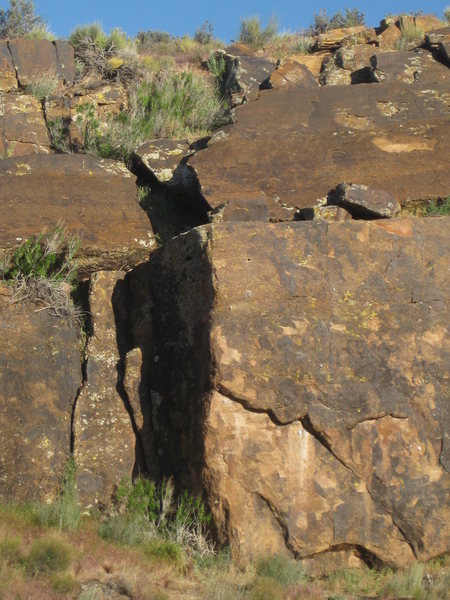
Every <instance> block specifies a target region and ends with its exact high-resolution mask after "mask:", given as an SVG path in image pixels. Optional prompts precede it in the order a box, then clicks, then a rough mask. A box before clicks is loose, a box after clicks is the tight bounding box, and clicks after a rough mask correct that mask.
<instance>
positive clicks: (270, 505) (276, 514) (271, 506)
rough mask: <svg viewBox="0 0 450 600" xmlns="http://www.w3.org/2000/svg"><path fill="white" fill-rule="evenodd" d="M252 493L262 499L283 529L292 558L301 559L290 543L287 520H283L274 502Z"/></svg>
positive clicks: (257, 493) (258, 493)
mask: <svg viewBox="0 0 450 600" xmlns="http://www.w3.org/2000/svg"><path fill="white" fill-rule="evenodd" d="M252 493H253V494H255V495H256V496H257V497H258V498H260V499H261V500H262V501H263V502H264V504H265V505H266V506H267V508H268V509H269V510H270V512H271V513H272V515H273V518H274V520H275V521H276V522H277V523H278V525H279V527H280V529H281V532H282V534H283V537H284V543H285V545H286V548H287V549H288V550H289V552H290V553H291V554H292V556H293V557H294V558H299V554H298V552H296V551H295V550H294V548H293V546H292V544H291V542H290V541H289V528H288V526H287V524H286V521H285V519H284V518H283V515H282V514H281V513H280V511H279V510H277V508H276V506H275V505H274V504H273V502H271V501H270V500H269V499H268V498H266V497H265V496H264V495H263V494H261V493H260V492H252Z"/></svg>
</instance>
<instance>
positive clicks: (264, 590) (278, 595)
mask: <svg viewBox="0 0 450 600" xmlns="http://www.w3.org/2000/svg"><path fill="white" fill-rule="evenodd" d="M250 598H251V600H285V598H286V590H285V589H284V587H283V586H282V585H281V584H280V583H278V581H275V580H274V579H271V578H270V577H257V578H256V580H255V582H254V584H253V587H252V591H251V595H250Z"/></svg>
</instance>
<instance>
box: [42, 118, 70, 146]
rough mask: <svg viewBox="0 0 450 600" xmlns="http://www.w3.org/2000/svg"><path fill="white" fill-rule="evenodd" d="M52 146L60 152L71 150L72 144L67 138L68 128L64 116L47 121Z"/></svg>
mask: <svg viewBox="0 0 450 600" xmlns="http://www.w3.org/2000/svg"><path fill="white" fill-rule="evenodd" d="M47 127H48V131H49V134H50V140H51V144H52V148H53V149H54V150H57V151H58V152H63V153H66V152H70V146H69V144H68V142H67V140H66V135H67V128H66V125H65V123H64V120H63V119H62V117H56V118H55V119H53V120H49V121H47Z"/></svg>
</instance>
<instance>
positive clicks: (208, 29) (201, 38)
mask: <svg viewBox="0 0 450 600" xmlns="http://www.w3.org/2000/svg"><path fill="white" fill-rule="evenodd" d="M213 40H214V27H213V26H212V23H211V22H210V21H205V22H204V23H202V25H200V27H197V29H196V30H195V33H194V42H197V43H198V44H201V45H202V46H205V45H208V44H211V42H212V41H213Z"/></svg>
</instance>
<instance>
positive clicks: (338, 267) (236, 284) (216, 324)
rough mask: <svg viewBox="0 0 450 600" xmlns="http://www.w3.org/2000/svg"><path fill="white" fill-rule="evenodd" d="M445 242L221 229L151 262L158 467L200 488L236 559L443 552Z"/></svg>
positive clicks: (355, 233)
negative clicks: (284, 554) (274, 554)
mask: <svg viewBox="0 0 450 600" xmlns="http://www.w3.org/2000/svg"><path fill="white" fill-rule="evenodd" d="M446 235H447V223H446V220H445V218H436V219H425V220H421V219H400V220H381V221H373V222H370V223H369V222H350V223H345V224H344V223H336V224H327V223H291V224H273V225H265V224H258V225H257V224H242V223H241V224H231V223H230V224H221V225H212V226H208V227H204V228H200V229H198V230H195V231H192V232H191V233H189V234H186V235H185V236H181V237H180V238H177V239H176V240H174V241H173V242H171V243H169V244H168V245H167V246H166V247H165V248H164V249H162V250H161V251H159V252H157V253H156V254H154V255H153V256H152V259H151V260H150V264H149V269H150V275H149V281H151V286H152V297H153V301H154V311H155V312H154V319H155V324H156V330H155V344H156V345H155V349H154V352H155V355H156V356H157V357H158V360H157V361H153V364H152V367H151V385H152V392H151V398H152V404H153V423H154V425H155V436H156V445H157V448H158V453H159V455H160V456H161V464H162V468H163V470H164V471H166V472H171V473H172V474H174V475H175V477H176V480H177V482H178V483H179V484H180V485H190V486H191V487H195V485H194V484H193V482H197V484H196V485H197V486H201V485H203V487H204V488H205V489H206V494H207V498H208V501H209V505H210V507H211V510H212V513H213V516H214V520H215V524H216V527H217V531H218V536H219V539H221V540H222V541H223V542H225V541H228V542H230V543H231V547H232V551H233V555H234V556H235V558H237V559H239V560H241V561H245V560H247V559H249V558H251V557H254V556H256V555H258V554H259V553H261V552H282V551H286V548H287V549H288V550H289V551H290V552H292V553H293V554H294V555H295V556H296V557H297V558H308V557H313V556H315V555H322V554H323V553H329V557H330V560H331V561H332V560H334V559H337V558H339V557H340V556H345V558H346V560H347V559H348V558H349V557H350V556H351V555H353V556H355V557H358V558H360V559H362V560H364V561H366V562H369V563H379V562H382V563H386V564H392V565H406V564H408V563H410V562H411V561H412V560H414V558H418V559H421V560H426V559H427V558H430V557H432V556H437V555H440V554H441V553H443V552H445V551H446V550H448V547H449V543H450V531H449V527H448V522H449V519H448V516H449V515H448V503H447V501H446V498H447V494H448V492H449V490H450V487H449V486H450V478H449V474H448V467H449V463H448V461H449V445H448V438H446V433H445V432H446V431H447V430H448V419H449V414H448V403H447V400H446V398H448V377H447V365H448V361H449V349H450V348H449V344H448V336H447V333H446V332H447V326H448V289H449V280H448V271H447V270H446V268H445V265H446V264H448V262H447V261H448V251H447V250H446V248H447V246H446V243H445V238H446ZM368 256H370V260H368V259H367V257H368ZM168 372H170V373H171V377H170V378H169V377H167V373H168ZM168 432H170V435H169V434H168Z"/></svg>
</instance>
